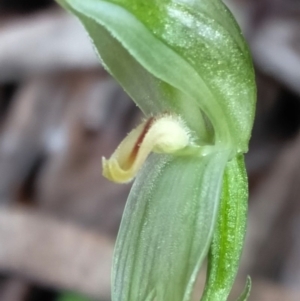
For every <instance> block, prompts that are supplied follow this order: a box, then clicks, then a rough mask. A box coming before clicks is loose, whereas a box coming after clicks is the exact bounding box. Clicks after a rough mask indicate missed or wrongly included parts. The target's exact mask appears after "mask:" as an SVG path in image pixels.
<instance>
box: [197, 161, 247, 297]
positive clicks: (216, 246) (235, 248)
mask: <svg viewBox="0 0 300 301" xmlns="http://www.w3.org/2000/svg"><path fill="white" fill-rule="evenodd" d="M247 208H248V185H247V175H246V169H245V165H244V158H243V156H242V155H240V156H239V157H236V158H234V159H233V160H231V161H230V162H228V164H227V166H226V169H225V173H224V177H223V188H222V197H221V205H220V211H219V215H218V221H217V227H216V230H215V233H214V236H213V240H212V243H211V247H210V251H209V256H208V270H207V281H206V286H205V289H204V293H203V296H202V299H201V301H226V300H227V298H228V295H229V293H230V291H231V288H232V286H233V283H234V280H235V277H236V274H237V271H238V266H239V261H240V257H241V253H242V249H243V243H244V239H245V233H246V223H247Z"/></svg>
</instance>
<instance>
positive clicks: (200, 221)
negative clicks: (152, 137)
mask: <svg viewBox="0 0 300 301" xmlns="http://www.w3.org/2000/svg"><path fill="white" fill-rule="evenodd" d="M227 160H228V152H224V153H214V154H211V155H208V156H206V157H194V158H192V157H171V156H161V155H152V156H151V157H150V158H149V159H148V161H147V163H146V166H144V168H143V169H142V171H141V172H140V174H139V175H138V177H137V179H136V181H135V183H134V186H133V188H132V191H131V193H130V196H129V199H128V202H127V205H126V209H125V212H124V215H123V220H122V224H121V227H120V232H119V236H118V239H117V244H116V249H115V254H114V258H115V260H114V268H113V292H112V300H113V301H133V300H134V301H145V300H149V301H153V300H157V301H160V300H163V301H185V300H190V294H191V291H192V288H193V284H194V282H195V279H196V277H197V273H198V270H199V268H200V266H201V263H202V261H203V258H204V257H205V256H206V255H207V252H208V248H209V245H210V242H211V238H212V235H213V230H214V226H215V221H216V217H217V212H218V207H219V199H220V193H221V187H222V176H223V171H224V169H225V165H226V161H227Z"/></svg>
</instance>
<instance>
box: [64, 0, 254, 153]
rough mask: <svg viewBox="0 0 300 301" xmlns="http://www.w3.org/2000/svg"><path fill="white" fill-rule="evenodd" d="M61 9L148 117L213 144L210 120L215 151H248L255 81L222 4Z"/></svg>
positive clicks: (98, 2) (99, 0)
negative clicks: (165, 115) (178, 122)
mask: <svg viewBox="0 0 300 301" xmlns="http://www.w3.org/2000/svg"><path fill="white" fill-rule="evenodd" d="M58 2H59V3H60V4H62V5H63V6H65V7H66V8H68V9H69V10H71V11H72V12H73V13H74V14H76V15H77V16H78V17H79V18H80V20H81V21H82V22H83V23H84V25H85V28H86V29H87V31H88V32H89V34H90V37H91V39H92V40H93V42H94V45H95V47H96V49H97V51H98V53H99V55H100V57H101V58H102V61H103V63H104V65H105V66H106V68H107V69H108V70H109V71H110V72H111V73H112V74H113V76H114V77H115V78H116V79H117V80H118V81H119V82H120V83H121V85H122V86H123V88H124V89H125V90H126V91H127V92H128V93H129V94H130V95H131V96H132V97H133V99H134V100H135V101H136V103H137V104H138V105H139V106H140V107H141V109H142V110H143V111H144V112H145V114H149V112H150V114H156V113H157V111H160V112H162V110H166V109H167V110H170V111H171V112H176V113H179V114H180V115H182V116H183V119H184V120H185V121H186V122H187V123H188V125H189V127H190V128H191V129H193V130H195V132H196V136H197V137H199V138H204V139H206V140H208V141H209V140H211V139H212V137H208V133H207V131H208V130H207V131H206V132H205V131H204V129H205V127H203V123H204V122H203V121H201V120H202V118H201V117H200V118H198V119H197V116H198V117H199V116H201V114H202V113H204V114H205V116H206V117H207V119H208V120H209V123H210V124H212V126H213V129H214V133H215V136H214V137H213V138H214V139H215V141H214V142H215V143H216V144H222V145H226V147H232V148H233V149H234V150H235V151H237V152H245V151H246V150H247V148H248V141H249V138H250V131H251V128H252V123H253V117H254V103H255V96H256V90H255V83H254V73H253V68H252V64H251V60H250V56H249V52H248V49H247V47H246V44H245V42H244V39H243V37H242V35H241V33H240V29H239V27H238V26H237V24H236V22H235V21H234V19H233V17H232V15H231V14H230V12H229V11H228V10H227V8H226V7H225V6H224V4H223V3H222V1H219V0H198V1H195V0H175V1H174V0H172V1H171V0H159V1H157V0H153V1H143V0H110V1H103V0H85V1H82V0H58ZM101 27H102V30H101ZM104 31H105V33H104ZM103 34H104V36H103ZM103 37H104V40H102V38H103ZM130 57H131V58H130ZM127 60H128V61H129V62H130V63H128V64H127V63H126V62H127ZM131 65H132V67H131ZM161 96H163V97H161ZM197 120H198V121H197ZM209 134H211V133H209ZM207 138H208V139H207Z"/></svg>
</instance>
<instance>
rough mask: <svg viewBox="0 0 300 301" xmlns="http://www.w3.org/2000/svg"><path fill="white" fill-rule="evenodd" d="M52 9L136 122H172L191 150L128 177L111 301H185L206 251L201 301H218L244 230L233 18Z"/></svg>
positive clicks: (94, 3)
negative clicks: (80, 32) (135, 109)
mask: <svg viewBox="0 0 300 301" xmlns="http://www.w3.org/2000/svg"><path fill="white" fill-rule="evenodd" d="M58 2H59V3H60V4H61V5H62V6H63V7H65V8H66V9H67V10H69V11H71V12H72V13H73V14H75V15H76V16H77V17H78V18H79V19H80V21H81V22H82V24H83V25H84V27H85V28H86V30H87V32H88V33H89V35H90V37H91V40H92V42H93V43H94V46H95V49H96V51H97V53H98V54H99V57H100V59H101V61H102V63H103V65H104V66H105V68H106V69H107V70H108V71H109V72H110V73H111V74H112V75H113V76H114V77H115V78H116V80H117V81H118V82H119V83H120V84H121V85H122V87H123V88H124V90H125V91H126V92H127V93H128V94H129V95H130V96H131V97H132V99H133V100H134V101H135V102H136V104H137V105H138V106H139V108H140V109H141V110H142V111H143V113H144V114H145V115H146V116H147V117H151V116H159V115H161V114H163V113H166V112H168V113H170V114H174V115H178V116H180V118H181V119H182V120H183V121H184V122H185V124H186V125H187V127H188V128H189V129H190V131H191V136H192V140H193V142H194V146H195V145H196V151H193V152H183V153H176V154H174V155H164V154H153V155H152V156H150V158H149V159H148V161H147V162H146V164H145V166H144V167H143V168H142V170H141V172H140V173H139V174H138V176H137V179H136V182H135V183H134V186H133V188H132V191H131V193H130V196H129V199H128V203H127V206H126V209H125V212H124V216H123V220H122V224H121V227H120V232H119V235H118V239H117V244H116V250H115V255H114V266H113V290H112V300H113V301H145V300H146V301H154V300H155V301H188V300H190V296H191V291H192V288H193V284H194V282H195V279H196V276H197V273H198V271H199V269H200V267H201V264H202V262H203V259H204V258H205V256H206V255H207V254H208V252H209V254H208V260H209V264H208V272H207V283H206V287H205V290H204V294H203V296H202V301H225V300H227V297H228V295H229V292H230V290H231V287H232V285H233V282H234V279H235V277H236V273H237V269H238V263H239V260H240V255H241V251H242V246H243V241H244V235H245V229H246V210H247V178H246V173H245V167H244V163H243V155H242V154H243V153H244V152H246V151H247V149H248V142H249V139H250V133H251V129H252V124H253V117H254V106H255V96H256V89H255V82H254V73H253V67H252V63H251V59H250V56H249V52H248V49H247V46H246V44H245V42H244V39H243V37H242V35H241V33H240V29H239V28H238V26H237V24H236V22H235V20H234V19H233V17H232V15H231V13H230V12H229V11H228V9H227V8H226V7H225V5H224V4H223V3H222V2H221V1H220V0H152V1H151V0H147V1H145V0H106V1H103V0H84V1H83V0H58ZM209 250H210V251H209ZM250 286H251V285H250V282H248V284H247V286H246V289H245V292H244V293H243V294H242V296H241V297H240V299H239V301H245V300H247V298H248V296H249V292H250Z"/></svg>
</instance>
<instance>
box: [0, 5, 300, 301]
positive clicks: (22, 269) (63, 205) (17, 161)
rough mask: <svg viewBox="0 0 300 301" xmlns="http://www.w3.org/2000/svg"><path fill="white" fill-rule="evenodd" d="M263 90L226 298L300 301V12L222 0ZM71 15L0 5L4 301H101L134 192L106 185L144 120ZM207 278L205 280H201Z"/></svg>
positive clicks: (105, 300)
mask: <svg viewBox="0 0 300 301" xmlns="http://www.w3.org/2000/svg"><path fill="white" fill-rule="evenodd" d="M226 3H227V4H228V6H229V7H230V8H231V10H232V11H233V13H234V15H235V16H236V18H237V20H238V22H239V23H240V25H241V27H242V30H243V32H244V34H245V36H246V38H247V40H248V42H249V45H250V48H251V51H252V54H253V59H254V63H255V68H256V75H257V85H258V103H257V115H256V121H255V126H254V131H253V137H252V140H251V145H250V151H249V153H248V154H247V157H246V160H247V168H248V173H249V180H250V201H249V203H250V210H249V225H248V233H247V241H246V247H245V250H244V254H243V260H242V264H241V268H240V275H239V277H238V280H237V283H236V286H235V288H234V294H237V293H238V292H240V291H241V290H242V288H243V286H244V280H245V277H246V275H247V274H250V275H251V276H252V279H253V282H254V284H253V290H252V295H251V298H250V300H251V301H277V300H278V301H283V300H284V301H292V300H293V301H299V300H300V202H299V199H300V131H299V128H300V2H299V1H293V0H227V1H226ZM140 117H141V116H140V113H139V112H138V110H137V108H136V107H135V105H134V104H133V102H131V101H130V99H129V98H128V97H127V96H126V95H125V94H124V92H123V91H122V89H121V88H120V87H119V86H118V85H117V84H116V83H115V82H114V80H113V79H112V78H111V77H110V76H109V75H108V74H107V73H106V72H105V71H104V70H103V68H102V67H101V65H100V63H99V62H98V60H97V58H96V56H95V54H94V52H93V49H92V47H91V44H90V41H89V38H88V37H87V35H86V33H85V32H84V30H83V29H82V27H81V25H80V24H79V22H78V21H77V20H75V18H73V17H72V16H70V15H68V14H66V13H65V12H63V11H62V10H61V9H60V8H59V7H58V6H57V5H56V4H55V3H54V2H53V1H51V0H27V1H24V0H0V202H1V205H0V300H1V301H82V300H84V301H85V300H98V301H109V300H110V266H111V258H112V250H113V245H114V240H115V237H116V234H117V231H118V227H119V223H120V219H121V215H122V211H123V208H124V204H125V201H126V197H127V194H128V191H129V189H130V186H129V185H116V184H112V183H110V182H108V181H106V180H105V179H104V178H103V177H102V175H101V157H102V156H109V155H110V154H111V153H112V151H113V150H114V149H115V147H116V146H117V145H118V143H119V142H120V141H121V139H122V138H123V137H124V136H125V135H126V133H128V132H129V131H130V129H132V128H133V127H134V125H136V124H137V122H138V120H139V119H140ZM201 279H203V275H202V274H201V275H200V282H201Z"/></svg>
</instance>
